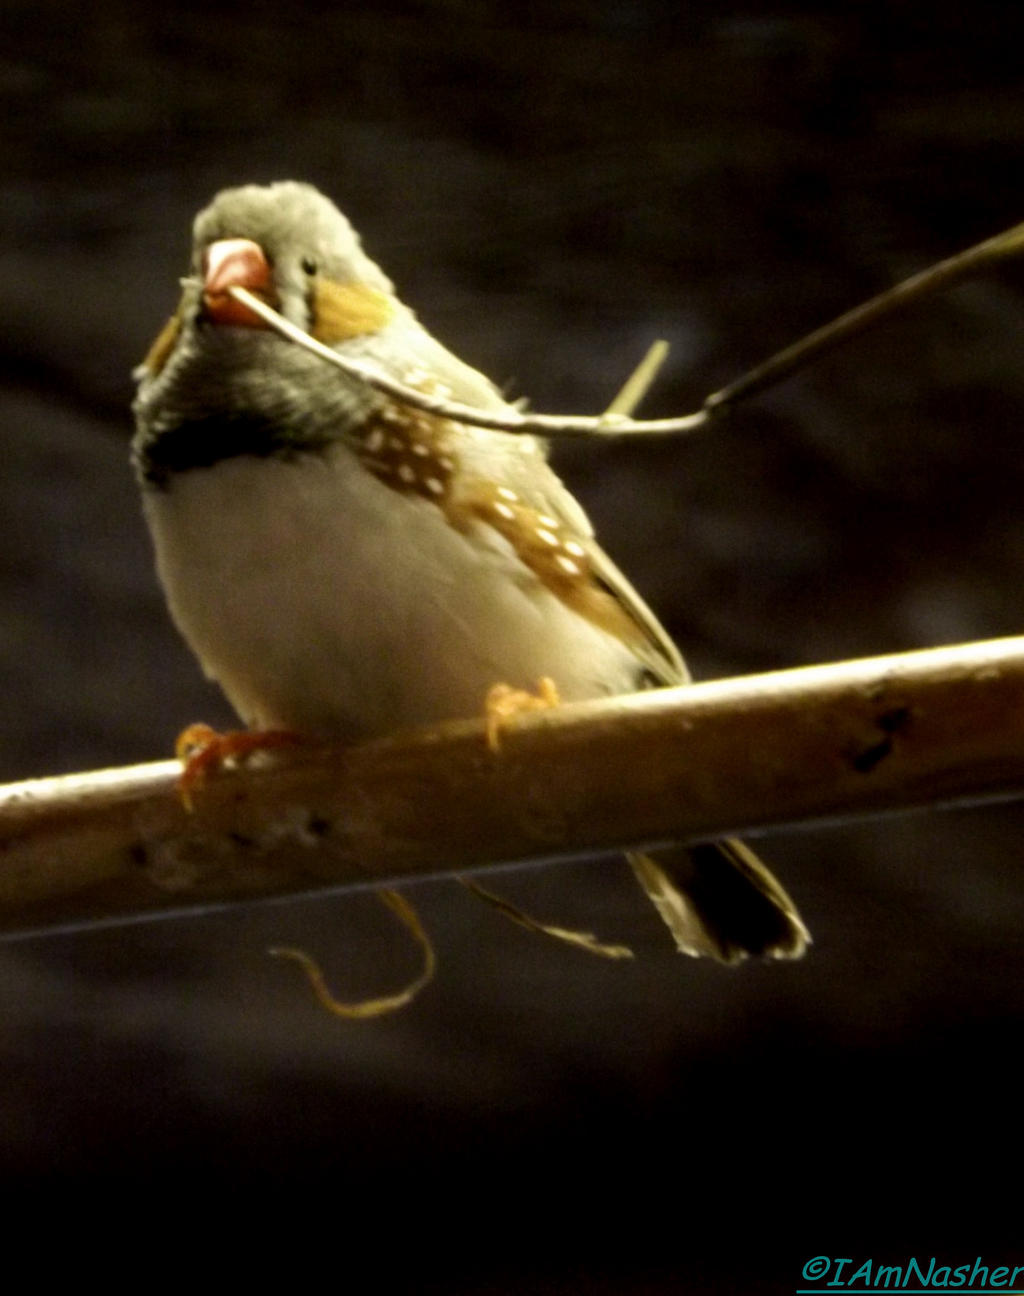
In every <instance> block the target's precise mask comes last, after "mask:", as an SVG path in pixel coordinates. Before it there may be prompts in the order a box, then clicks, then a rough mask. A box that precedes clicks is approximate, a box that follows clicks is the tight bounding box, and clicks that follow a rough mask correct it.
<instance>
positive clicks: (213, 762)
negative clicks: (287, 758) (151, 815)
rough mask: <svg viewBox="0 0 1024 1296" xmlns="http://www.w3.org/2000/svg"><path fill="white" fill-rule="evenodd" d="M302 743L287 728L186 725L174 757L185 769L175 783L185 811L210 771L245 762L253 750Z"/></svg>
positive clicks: (299, 738)
mask: <svg viewBox="0 0 1024 1296" xmlns="http://www.w3.org/2000/svg"><path fill="white" fill-rule="evenodd" d="M303 741H305V739H304V738H303V736H302V734H298V733H293V732H292V731H291V730H289V729H242V730H236V731H233V732H231V733H218V732H217V731H216V729H211V728H210V726H209V725H206V724H193V725H189V727H188V728H187V729H183V730H182V732H181V733H180V734H179V735H178V741H177V742H176V743H175V744H174V754H175V755H176V756H177V758H178V760H180V761H181V762H182V763H183V764H184V766H185V768H184V769H183V770H182V772H181V778H180V779H179V780H178V794H179V795H180V797H181V800H182V804H183V805H184V807H185V809H186V810H189V811H191V810H192V808H193V802H192V793H193V792H194V791H195V789H196V788H197V787H198V786H199V785H200V784H201V783H202V782H203V781H204V780H205V779H206V777H207V775H208V774H209V773H210V771H211V770H214V769H219V768H220V767H221V766H223V765H228V764H233V763H235V762H237V761H240V760H245V758H246V757H247V756H250V755H251V754H252V753H253V752H256V751H275V750H277V749H278V748H280V747H294V746H296V745H297V744H299V743H301V742H303Z"/></svg>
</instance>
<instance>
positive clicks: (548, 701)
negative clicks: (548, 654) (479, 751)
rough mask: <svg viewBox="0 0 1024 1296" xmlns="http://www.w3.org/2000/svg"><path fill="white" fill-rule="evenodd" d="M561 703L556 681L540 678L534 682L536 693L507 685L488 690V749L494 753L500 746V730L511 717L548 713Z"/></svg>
mask: <svg viewBox="0 0 1024 1296" xmlns="http://www.w3.org/2000/svg"><path fill="white" fill-rule="evenodd" d="M560 702H561V698H560V697H559V696H558V689H557V688H556V687H555V681H554V680H553V679H551V677H550V676H548V675H542V676H541V678H540V679H539V680H538V681H537V692H536V693H528V692H527V691H526V690H525V689H517V688H512V686H511V685H509V684H495V685H493V687H492V688H490V689H489V690H488V693H487V698H486V701H485V702H484V715H485V717H486V720H487V746H488V747H489V748H490V749H491V751H492V752H496V751H497V750H498V748H499V747H500V746H501V729H502V726H503V725H505V724H506V723H507V722H508V721H509V720H511V719H512V717H513V716H517V715H519V714H520V712H522V711H547V710H548V709H549V708H550V707H556V706H558V705H559V703H560Z"/></svg>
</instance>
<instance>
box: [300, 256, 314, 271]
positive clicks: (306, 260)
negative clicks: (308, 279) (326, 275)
mask: <svg viewBox="0 0 1024 1296" xmlns="http://www.w3.org/2000/svg"><path fill="white" fill-rule="evenodd" d="M302 268H303V270H304V271H305V272H306V274H308V275H315V274H316V262H315V261H314V260H313V258H312V257H303V258H302Z"/></svg>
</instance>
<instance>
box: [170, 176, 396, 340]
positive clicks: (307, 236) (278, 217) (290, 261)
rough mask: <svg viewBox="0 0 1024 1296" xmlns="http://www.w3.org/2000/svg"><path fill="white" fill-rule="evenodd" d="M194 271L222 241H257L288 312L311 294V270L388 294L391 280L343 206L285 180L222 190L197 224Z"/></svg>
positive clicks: (196, 271) (390, 290) (312, 189)
mask: <svg viewBox="0 0 1024 1296" xmlns="http://www.w3.org/2000/svg"><path fill="white" fill-rule="evenodd" d="M193 238H194V242H193V249H192V270H193V273H194V274H201V273H202V260H203V254H204V252H205V251H206V249H207V248H208V247H209V246H210V244H211V243H214V242H216V241H217V240H218V239H228V238H244V239H252V240H253V242H254V243H258V244H259V245H260V247H261V248H262V249H263V251H264V253H265V255H266V257H267V260H268V261H269V262H270V265H271V268H272V271H273V275H274V286H275V288H276V290H277V293H278V296H279V297H280V300H281V305H282V308H283V313H284V314H286V315H289V314H291V312H290V311H289V309H288V308H289V305H291V304H292V303H293V302H295V303H296V304H297V303H298V300H299V299H301V298H304V297H305V295H306V294H307V292H308V288H309V279H310V273H311V271H312V272H313V273H317V274H323V275H325V276H326V277H327V278H329V279H332V280H334V281H335V282H336V283H340V284H350V283H361V284H368V285H369V286H370V287H373V288H377V289H379V290H380V291H382V292H386V293H391V292H392V291H393V288H392V285H391V281H390V280H389V279H388V278H387V276H386V275H385V274H384V273H383V271H382V270H381V269H380V267H379V266H378V265H376V264H375V263H374V262H373V261H371V260H370V258H369V257H368V256H367V255H366V253H365V252H364V251H363V249H362V245H361V244H360V241H359V235H358V234H356V232H355V230H354V229H353V228H352V226H351V225H350V224H349V223H348V221H347V220H346V219H345V217H344V216H343V215H342V214H341V212H340V211H338V209H337V207H335V205H334V204H333V203H332V202H331V201H330V199H329V198H325V197H324V195H323V194H322V193H320V191H319V190H318V189H314V187H313V186H312V185H309V184H302V183H300V182H299V181H297V180H280V181H278V182H277V183H276V184H270V185H241V186H239V187H238V188H237V189H222V190H221V192H220V193H219V194H218V195H217V196H216V198H214V200H213V202H212V203H210V205H209V207H206V208H204V210H203V211H201V212H200V213H199V215H198V216H197V217H196V219H195V224H194V226H193Z"/></svg>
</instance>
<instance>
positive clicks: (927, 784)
mask: <svg viewBox="0 0 1024 1296" xmlns="http://www.w3.org/2000/svg"><path fill="white" fill-rule="evenodd" d="M178 773H179V766H178V765H177V763H176V762H174V761H162V762H160V763H157V764H152V765H141V766H136V767H134V768H130V769H123V770H105V771H100V772H98V773H91V774H82V775H74V776H69V777H64V778H53V779H38V780H33V781H30V782H25V783H18V784H13V785H11V786H8V787H6V788H3V789H0V931H5V932H8V933H12V932H18V931H26V930H38V929H41V928H48V927H51V926H54V925H62V924H67V923H75V922H86V923H89V922H96V921H110V920H115V921H116V920H119V919H127V918H129V917H135V916H138V915H142V914H146V913H150V912H155V911H159V910H167V909H181V908H187V907H189V906H191V905H204V904H210V903H214V904H218V903H230V902H233V901H238V900H243V899H246V898H252V897H255V896H271V895H277V896H284V895H292V894H298V893H301V892H307V891H311V890H317V889H322V888H326V887H337V886H343V887H344V886H364V885H368V884H371V885H375V886H377V885H383V884H385V883H386V884H395V883H398V882H401V881H402V880H404V879H409V878H412V877H414V876H423V875H428V874H440V873H446V872H450V871H452V870H472V869H482V868H485V867H486V866H487V865H489V864H490V865H494V864H501V863H508V862H513V861H526V860H551V859H554V858H559V857H566V858H568V857H572V856H579V855H582V854H587V853H593V852H604V851H612V850H614V849H617V848H621V847H624V846H630V845H633V846H635V845H642V844H651V843H654V842H658V841H667V840H676V841H680V840H698V839H702V838H704V839H706V838H713V837H717V836H721V835H724V834H727V833H741V832H745V831H763V830H765V829H767V828H770V827H773V826H777V825H782V824H795V823H800V822H806V821H809V820H823V819H836V818H850V817H853V816H856V815H863V814H874V813H880V812H886V811H893V810H902V809H909V808H912V807H919V806H925V805H935V804H943V803H949V802H953V801H982V800H991V799H997V798H1006V797H1012V796H1020V795H1022V794H1024V637H1022V638H1013V639H1002V640H993V641H990V642H985V643H975V644H968V645H965V646H960V647H955V648H939V649H933V650H930V651H927V652H915V653H907V654H902V655H899V656H891V657H879V658H871V659H867V660H863V661H855V662H844V663H840V664H837V665H833V666H816V667H809V668H806V669H802V670H794V671H784V672H778V673H774V674H769V675H756V676H750V677H746V678H741V679H732V680H723V681H718V682H714V683H707V684H693V685H688V686H686V687H683V688H675V689H663V690H658V691H654V692H649V693H642V694H637V695H635V696H630V697H624V698H611V699H607V700H605V701H601V702H591V703H583V704H580V705H573V706H568V705H567V706H562V707H559V708H557V709H555V710H551V711H546V712H532V713H528V714H524V715H522V716H521V717H519V718H517V719H515V720H513V721H511V722H510V723H509V725H508V727H507V728H506V729H504V730H503V737H502V744H501V747H500V750H499V751H498V752H491V751H490V750H489V749H488V747H487V744H486V742H485V739H484V726H483V723H482V720H481V721H466V722H459V723H453V724H447V725H444V726H439V727H437V728H435V729H431V730H429V731H422V732H418V733H414V734H408V735H404V736H398V737H395V738H393V739H388V740H381V741H376V742H372V743H366V744H363V745H360V746H357V747H350V748H333V749H331V748H314V747H312V746H311V747H310V748H309V749H304V750H300V751H297V752H294V753H289V754H288V755H287V756H284V755H282V756H281V757H280V759H275V761H274V764H273V765H272V766H271V765H267V766H266V767H265V768H260V769H254V768H250V769H246V770H241V771H225V772H223V773H219V774H217V775H216V776H214V777H213V778H211V779H210V780H209V782H208V783H207V784H206V785H204V786H203V788H202V789H201V790H200V791H199V793H198V796H197V805H196V810H195V813H194V814H189V813H187V812H186V811H185V809H184V808H183V806H182V804H181V801H180V798H179V796H178V793H177V787H176V783H177V776H178Z"/></svg>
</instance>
